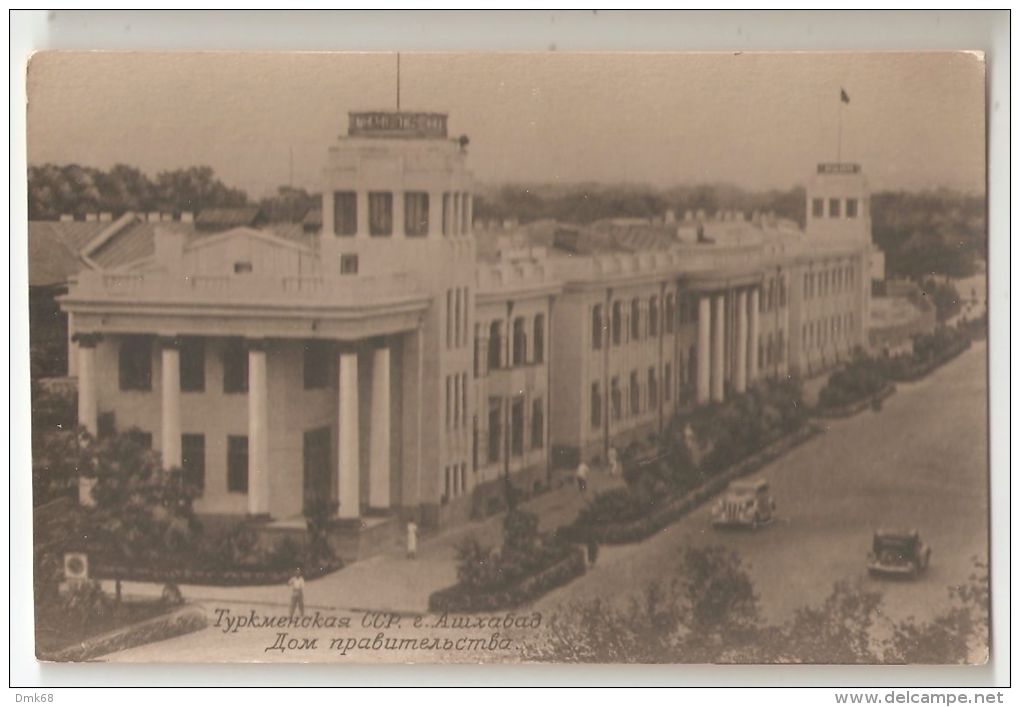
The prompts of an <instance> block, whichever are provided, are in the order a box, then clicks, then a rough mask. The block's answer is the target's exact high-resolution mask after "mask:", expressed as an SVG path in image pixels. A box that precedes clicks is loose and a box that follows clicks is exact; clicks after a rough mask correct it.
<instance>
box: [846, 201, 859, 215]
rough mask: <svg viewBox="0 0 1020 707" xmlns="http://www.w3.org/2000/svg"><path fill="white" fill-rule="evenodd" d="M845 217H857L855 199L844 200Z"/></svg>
mask: <svg viewBox="0 0 1020 707" xmlns="http://www.w3.org/2000/svg"><path fill="white" fill-rule="evenodd" d="M846 217H847V218H857V199H847V200H846Z"/></svg>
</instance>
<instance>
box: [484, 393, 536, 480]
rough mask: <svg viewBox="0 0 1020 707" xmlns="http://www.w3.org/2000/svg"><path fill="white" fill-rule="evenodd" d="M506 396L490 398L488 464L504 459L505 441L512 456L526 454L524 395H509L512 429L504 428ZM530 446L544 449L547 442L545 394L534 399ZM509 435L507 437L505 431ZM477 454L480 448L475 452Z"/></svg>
mask: <svg viewBox="0 0 1020 707" xmlns="http://www.w3.org/2000/svg"><path fill="white" fill-rule="evenodd" d="M504 406H505V402H504V399H503V398H499V397H491V398H489V411H488V423H489V428H488V432H487V434H488V439H487V440H486V441H487V449H486V452H487V453H486V459H487V460H488V463H489V464H495V463H496V462H499V461H501V460H503V459H504V453H503V445H504V444H508V445H509V449H508V450H507V451H508V452H509V454H510V457H520V456H523V454H524V447H525V431H526V430H525V421H524V409H525V408H524V406H525V400H524V396H522V395H519V396H516V397H514V398H511V399H510V417H509V430H506V431H504V429H503V427H504V424H503V422H504V410H503V408H504ZM530 426H531V430H530V431H531V435H530V445H531V447H530V448H531V449H542V448H543V447H544V446H545V405H544V403H543V401H542V398H535V399H534V400H532V401H531V422H530ZM505 432H506V433H507V436H506V437H504V433H505ZM477 444H478V430H477V429H475V448H476V450H477ZM476 458H477V452H476Z"/></svg>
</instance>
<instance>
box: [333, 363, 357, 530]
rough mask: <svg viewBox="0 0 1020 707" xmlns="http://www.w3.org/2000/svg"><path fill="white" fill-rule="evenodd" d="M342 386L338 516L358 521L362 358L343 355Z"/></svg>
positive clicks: (338, 413)
mask: <svg viewBox="0 0 1020 707" xmlns="http://www.w3.org/2000/svg"><path fill="white" fill-rule="evenodd" d="M339 382H340V385H339V400H338V401H337V428H338V437H337V439H338V440H339V445H338V446H339V450H338V454H337V470H336V471H337V489H338V490H339V496H340V498H339V500H340V507H339V510H338V513H337V514H338V516H339V517H340V518H343V519H355V518H359V517H360V516H361V488H360V478H359V477H360V474H361V471H360V466H359V464H358V452H359V448H358V354H357V353H356V352H354V351H343V350H342V351H341V352H340V381H339Z"/></svg>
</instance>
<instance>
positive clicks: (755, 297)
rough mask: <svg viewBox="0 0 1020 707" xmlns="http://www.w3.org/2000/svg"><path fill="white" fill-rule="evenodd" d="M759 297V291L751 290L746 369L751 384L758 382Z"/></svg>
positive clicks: (756, 289)
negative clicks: (748, 359) (748, 361)
mask: <svg viewBox="0 0 1020 707" xmlns="http://www.w3.org/2000/svg"><path fill="white" fill-rule="evenodd" d="M759 297H760V290H759V289H758V288H757V287H755V288H752V290H751V306H750V316H751V324H750V327H749V331H748V351H749V356H750V362H751V365H750V366H748V367H747V368H748V370H747V379H748V380H749V381H750V382H751V383H754V382H755V381H756V380H758V337H759V336H760V333H759V332H760V331H761V329H760V324H759V321H758V307H759Z"/></svg>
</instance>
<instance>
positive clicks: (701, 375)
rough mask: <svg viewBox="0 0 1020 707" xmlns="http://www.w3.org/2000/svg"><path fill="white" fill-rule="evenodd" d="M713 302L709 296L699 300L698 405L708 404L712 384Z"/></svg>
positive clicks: (703, 296)
mask: <svg viewBox="0 0 1020 707" xmlns="http://www.w3.org/2000/svg"><path fill="white" fill-rule="evenodd" d="M711 337H712V302H711V300H710V298H709V297H708V295H702V296H701V297H700V298H699V299H698V365H697V373H698V385H697V402H698V404H699V405H700V404H702V403H707V402H708V398H709V395H710V392H711V390H710V384H711V380H712V379H711V368H710V365H711V364H710V361H711Z"/></svg>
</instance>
